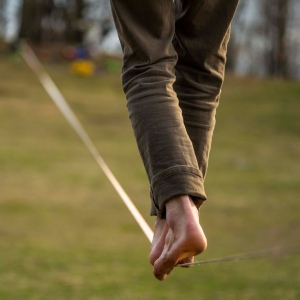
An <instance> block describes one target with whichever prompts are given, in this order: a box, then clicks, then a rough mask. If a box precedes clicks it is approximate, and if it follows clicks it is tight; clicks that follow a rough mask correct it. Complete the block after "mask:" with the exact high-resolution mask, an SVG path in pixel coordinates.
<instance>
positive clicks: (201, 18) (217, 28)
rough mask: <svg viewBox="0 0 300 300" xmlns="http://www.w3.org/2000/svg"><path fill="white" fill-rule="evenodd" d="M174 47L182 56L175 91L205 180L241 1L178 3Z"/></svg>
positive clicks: (178, 66) (221, 0) (184, 1)
mask: <svg viewBox="0 0 300 300" xmlns="http://www.w3.org/2000/svg"><path fill="white" fill-rule="evenodd" d="M175 1H176V4H177V5H178V4H181V6H182V7H181V9H180V8H178V11H179V13H177V14H176V25H175V35H174V39H173V45H174V48H175V50H176V51H177V53H178V62H177V64H176V66H175V75H176V82H175V83H174V85H173V89H174V91H175V92H176V94H177V97H178V99H179V105H180V107H181V109H182V113H183V119H184V124H185V127H186V130H187V132H188V135H189V137H190V139H191V141H192V143H193V147H194V151H195V155H196V157H197V161H198V167H199V170H200V172H201V175H202V176H203V178H205V175H206V171H207V165H208V157H209V152H210V147H211V140H212V135H213V130H214V126H215V114H216V108H217V106H218V103H219V97H220V93H221V87H222V84H223V79H224V69H225V62H226V52H227V43H228V40H229V36H230V24H231V21H232V19H233V16H234V13H235V11H236V8H237V5H238V0H209V1H205V0H181V3H180V0H175Z"/></svg>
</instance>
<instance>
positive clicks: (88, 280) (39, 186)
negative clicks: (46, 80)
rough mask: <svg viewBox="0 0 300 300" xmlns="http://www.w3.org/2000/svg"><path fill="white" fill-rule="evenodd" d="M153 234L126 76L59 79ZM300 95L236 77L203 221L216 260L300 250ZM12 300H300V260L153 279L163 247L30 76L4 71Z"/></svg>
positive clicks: (20, 70)
mask: <svg viewBox="0 0 300 300" xmlns="http://www.w3.org/2000/svg"><path fill="white" fill-rule="evenodd" d="M46 68H47V70H48V71H49V73H50V75H51V77H52V78H53V80H54V81H55V82H56V83H57V85H58V87H59V88H60V90H61V91H62V93H63V95H64V96H65V97H66V99H67V100H68V102H69V103H70V105H71V107H72V108H73V109H74V111H75V113H76V114H77V116H78V117H79V119H80V120H81V121H82V123H83V125H84V127H85V128H86V130H87V132H88V133H89V134H90V136H91V138H92V140H93V141H94V142H95V144H96V146H97V148H98V149H99V152H100V154H101V155H102V156H103V158H104V160H105V161H106V163H107V164H108V166H109V167H110V168H111V170H112V172H113V173H114V175H115V176H116V178H117V179H118V180H119V182H120V183H121V185H122V186H123V187H124V189H125V191H126V192H127V193H128V195H129V196H130V197H131V199H132V200H133V201H134V203H135V204H136V206H137V207H138V209H139V210H140V211H141V213H142V214H143V216H145V218H146V220H147V221H148V222H149V224H150V225H151V226H152V225H153V223H154V218H153V217H150V216H149V209H150V204H149V203H150V198H149V184H148V181H147V176H146V173H145V170H144V167H143V163H142V160H141V158H140V156H139V153H138V149H137V145H136V142H135V139H134V135H133V131H132V128H131V124H130V120H129V118H128V112H127V107H126V98H125V96H124V94H123V91H122V87H121V81H120V76H119V74H117V75H107V76H100V77H98V78H79V77H75V76H71V75H69V74H68V71H67V69H66V68H65V67H63V66H55V65H53V66H46ZM299 116H300V83H299V82H298V83H297V82H284V81H279V80H258V79H252V78H247V79H240V78H233V77H231V76H227V77H226V79H225V84H224V87H223V91H222V96H221V101H220V106H219V108H218V111H217V124H216V129H215V133H214V138H213V144H212V151H211V155H210V163H209V170H208V174H207V178H206V192H207V194H208V197H209V200H207V202H206V203H205V205H204V206H203V207H202V208H201V223H202V225H203V229H204V231H205V232H206V235H207V238H208V248H207V250H206V251H205V253H203V254H202V255H201V257H200V256H199V257H198V258H197V259H198V260H199V259H208V258H215V257H220V256H225V255H231V254H236V253H243V252H249V251H256V250H261V249H266V248H269V247H273V246H280V245H290V244H293V243H296V244H297V243H298V244H299V242H300V213H299V212H300V163H299V161H300V117H299ZM0 124H1V126H0V299H1V300H8V299H9V300H10V299H13V300H21V299H22V300H23V299H26V300H27V299H28V300H29V299H30V300H41V299H43V300H50V299H51V300H54V299H55V300H60V299H64V300H65V299H72V300H79V299H80V300H100V299H130V300H134V299H145V300H147V299H149V300H150V299H151V300H152V299H170V300H174V299H200V300H201V299H209V300H235V299H243V300H248V299H255V300H257V299H272V300H275V299H278V300H279V299H280V300H292V299H293V300H296V299H300V256H299V255H298V256H297V255H295V256H290V257H283V258H276V259H273V260H271V259H257V260H248V261H241V262H226V263H221V264H207V265H201V266H195V267H193V268H191V269H181V268H176V269H175V270H174V271H173V273H172V275H171V276H169V277H168V278H167V280H166V281H164V282H159V281H157V280H156V279H155V278H154V277H153V275H152V266H151V265H150V263H149V262H148V254H149V249H150V244H149V242H148V240H147V239H146V237H145V236H144V234H143V233H142V231H141V230H140V228H139V227H138V226H137V224H136V223H135V221H134V219H133V218H132V217H131V215H130V213H129V212H128V211H127V208H126V207H125V206H124V204H123V203H122V201H121V199H120V198H119V196H118V194H117V193H116V192H115V190H114V189H113V187H112V185H111V184H110V182H109V181H108V179H107V178H106V177H105V175H104V173H103V172H102V170H100V169H99V167H98V166H97V164H96V163H95V161H94V160H93V158H92V157H91V155H90V154H89V152H88V150H87V149H86V148H85V146H84V144H83V143H82V142H81V140H80V139H79V138H78V137H77V135H76V134H75V133H74V132H73V129H72V128H71V127H70V126H69V124H68V123H67V122H66V121H65V119H64V117H63V116H62V115H61V113H60V112H59V111H58V109H57V108H56V107H55V106H54V104H53V103H52V101H51V100H50V98H49V97H48V95H47V94H46V93H45V91H44V90H43V88H42V87H41V86H40V84H39V82H38V81H37V79H36V77H35V75H34V74H33V73H32V72H31V71H30V70H29V69H28V68H27V66H26V65H25V64H24V63H23V62H11V61H7V60H6V59H4V58H2V59H1V60H0Z"/></svg>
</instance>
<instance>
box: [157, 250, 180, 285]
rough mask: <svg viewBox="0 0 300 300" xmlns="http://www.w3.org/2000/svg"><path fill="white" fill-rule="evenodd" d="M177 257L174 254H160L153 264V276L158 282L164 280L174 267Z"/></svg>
mask: <svg viewBox="0 0 300 300" xmlns="http://www.w3.org/2000/svg"><path fill="white" fill-rule="evenodd" d="M177 260H178V256H177V255H176V254H175V253H174V254H162V255H161V257H160V258H158V259H157V260H156V262H155V263H154V270H153V274H154V276H155V277H156V278H157V279H158V280H164V279H165V278H166V277H167V275H169V274H170V273H171V272H172V270H173V268H174V266H175V265H176V263H177Z"/></svg>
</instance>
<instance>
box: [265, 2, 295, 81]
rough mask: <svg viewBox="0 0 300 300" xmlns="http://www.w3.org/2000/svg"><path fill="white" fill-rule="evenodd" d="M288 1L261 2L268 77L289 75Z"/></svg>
mask: <svg viewBox="0 0 300 300" xmlns="http://www.w3.org/2000/svg"><path fill="white" fill-rule="evenodd" d="M290 2H291V1H290V0H273V1H272V5H270V1H269V0H264V1H262V2H261V11H262V21H263V22H262V33H263V36H264V38H265V53H264V60H265V67H266V70H267V74H268V75H270V76H279V77H284V78H287V77H290V73H289V68H288V66H289V44H288V26H289V12H290V10H289V7H290Z"/></svg>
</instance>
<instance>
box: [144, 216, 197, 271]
mask: <svg viewBox="0 0 300 300" xmlns="http://www.w3.org/2000/svg"><path fill="white" fill-rule="evenodd" d="M168 231H169V226H168V224H167V222H166V219H160V218H157V219H156V220H155V224H154V236H153V240H152V244H151V251H150V255H149V261H150V263H151V264H152V265H153V266H154V263H155V261H156V260H157V259H158V258H159V257H160V256H161V254H162V252H163V250H164V246H165V239H166V235H167V233H168ZM192 262H194V256H188V257H185V258H183V259H181V260H180V261H178V264H186V263H192ZM182 268H190V266H183V267H182Z"/></svg>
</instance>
